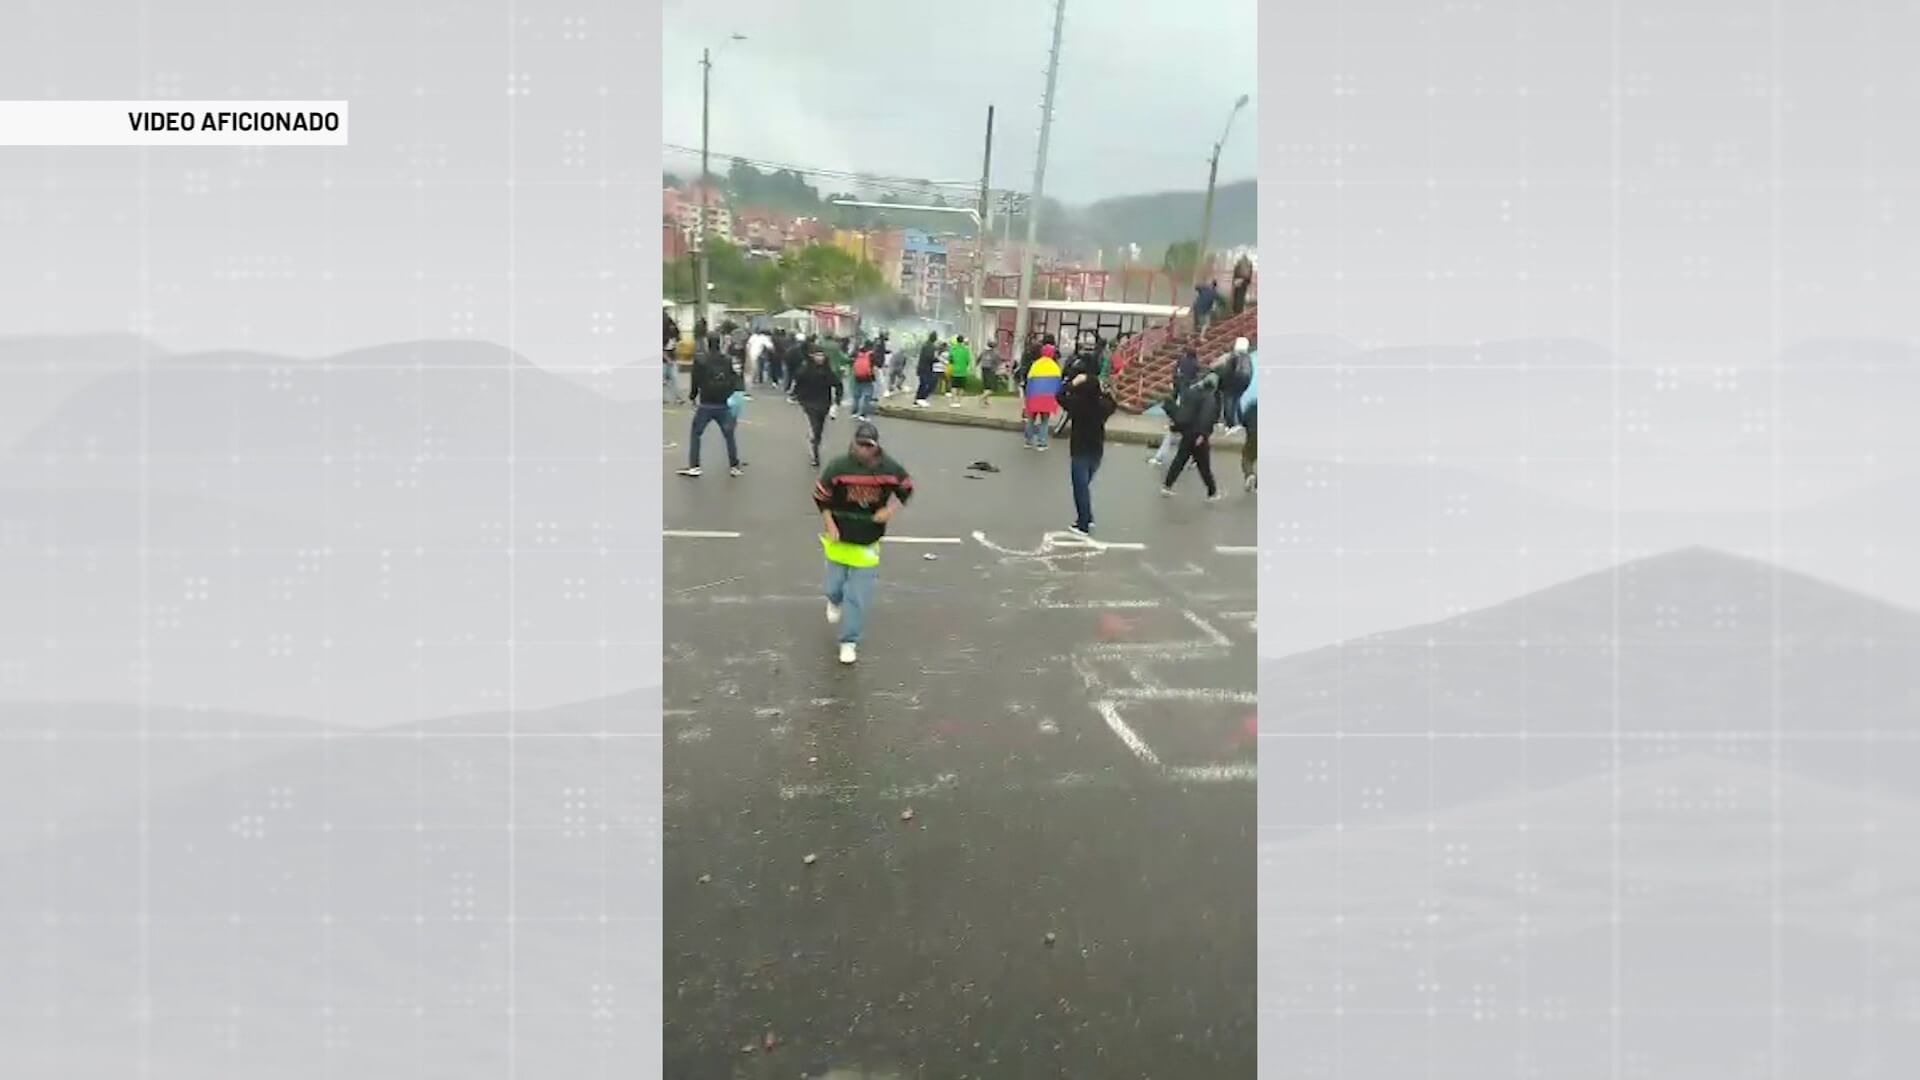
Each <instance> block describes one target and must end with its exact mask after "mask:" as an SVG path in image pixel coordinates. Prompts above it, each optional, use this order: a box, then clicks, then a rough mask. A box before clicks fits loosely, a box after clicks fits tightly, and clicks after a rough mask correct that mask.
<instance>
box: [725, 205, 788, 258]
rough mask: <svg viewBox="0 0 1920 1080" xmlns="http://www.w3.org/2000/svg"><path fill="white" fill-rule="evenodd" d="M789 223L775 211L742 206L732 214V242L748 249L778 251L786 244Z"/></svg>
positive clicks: (782, 215) (784, 216) (783, 215)
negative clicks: (737, 211)
mask: <svg viewBox="0 0 1920 1080" xmlns="http://www.w3.org/2000/svg"><path fill="white" fill-rule="evenodd" d="M790 224H791V222H790V220H789V219H788V218H787V216H786V215H785V214H781V213H779V212H777V211H773V210H762V209H757V208H743V209H741V210H740V212H739V213H737V214H734V215H733V222H732V225H733V231H732V235H733V242H734V243H736V244H739V245H740V246H741V247H744V248H747V249H748V250H750V251H779V250H780V249H781V248H783V247H785V246H786V243H787V228H788V226H789V225H790Z"/></svg>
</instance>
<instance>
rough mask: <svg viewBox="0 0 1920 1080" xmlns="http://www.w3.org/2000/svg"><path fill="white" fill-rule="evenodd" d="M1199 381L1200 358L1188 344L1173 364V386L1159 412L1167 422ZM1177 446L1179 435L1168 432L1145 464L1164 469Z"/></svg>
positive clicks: (1191, 345)
mask: <svg viewBox="0 0 1920 1080" xmlns="http://www.w3.org/2000/svg"><path fill="white" fill-rule="evenodd" d="M1199 380H1200V357H1199V355H1198V354H1196V353H1195V352H1194V351H1193V344H1192V343H1191V342H1189V343H1188V344H1187V347H1186V348H1184V349H1182V350H1181V351H1180V359H1179V360H1177V361H1175V362H1174V365H1173V385H1172V387H1171V388H1169V390H1168V392H1167V399H1166V401H1164V402H1162V403H1161V411H1162V412H1164V413H1165V414H1166V417H1167V419H1168V420H1169V421H1171V420H1172V419H1173V412H1174V410H1175V409H1177V408H1179V407H1180V398H1181V397H1182V396H1183V395H1185V394H1186V392H1187V389H1188V388H1189V387H1191V386H1192V385H1193V384H1194V383H1196V382H1198V381H1199ZM1179 445H1180V436H1179V434H1178V433H1177V432H1175V431H1172V430H1168V432H1167V434H1166V436H1165V437H1164V438H1162V439H1161V440H1160V448H1159V449H1158V450H1155V451H1154V452H1153V455H1152V456H1151V457H1149V458H1147V464H1149V465H1151V466H1153V467H1154V468H1156V469H1161V468H1165V467H1166V464H1167V462H1168V461H1170V460H1171V459H1172V457H1173V451H1174V448H1175V447H1177V446H1179Z"/></svg>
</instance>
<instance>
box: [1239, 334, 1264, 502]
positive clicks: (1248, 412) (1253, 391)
mask: <svg viewBox="0 0 1920 1080" xmlns="http://www.w3.org/2000/svg"><path fill="white" fill-rule="evenodd" d="M1259 391H1260V365H1259V364H1255V365H1254V366H1253V379H1252V380H1251V381H1249V382H1248V383H1247V390H1246V392H1245V393H1243V394H1241V395H1240V422H1241V423H1243V424H1245V425H1246V428H1247V439H1246V441H1245V442H1243V443H1241V444H1240V483H1241V486H1243V487H1245V488H1246V489H1247V490H1248V491H1253V490H1254V489H1255V488H1256V487H1257V486H1259V485H1258V478H1257V477H1256V475H1255V473H1254V468H1255V466H1256V465H1257V464H1258V462H1259V457H1260V443H1259V439H1260V412H1259V407H1260V397H1259Z"/></svg>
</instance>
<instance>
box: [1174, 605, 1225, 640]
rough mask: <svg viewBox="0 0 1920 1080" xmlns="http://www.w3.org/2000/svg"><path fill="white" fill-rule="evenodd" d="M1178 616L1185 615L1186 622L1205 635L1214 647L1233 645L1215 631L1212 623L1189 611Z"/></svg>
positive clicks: (1223, 635)
mask: <svg viewBox="0 0 1920 1080" xmlns="http://www.w3.org/2000/svg"><path fill="white" fill-rule="evenodd" d="M1180 614H1182V615H1185V616H1186V617H1187V621H1188V622H1190V623H1192V624H1193V625H1194V626H1196V627H1198V628H1199V629H1200V632H1201V633H1203V634H1205V635H1207V638H1208V639H1209V640H1210V641H1212V642H1213V643H1214V644H1215V645H1221V646H1231V645H1232V644H1233V639H1232V638H1230V637H1228V636H1227V635H1225V634H1223V633H1221V632H1220V631H1218V630H1215V629H1214V628H1213V624H1212V623H1210V622H1208V621H1207V620H1205V619H1203V618H1201V617H1200V616H1199V615H1196V614H1194V613H1193V612H1191V611H1183V612H1181V613H1180Z"/></svg>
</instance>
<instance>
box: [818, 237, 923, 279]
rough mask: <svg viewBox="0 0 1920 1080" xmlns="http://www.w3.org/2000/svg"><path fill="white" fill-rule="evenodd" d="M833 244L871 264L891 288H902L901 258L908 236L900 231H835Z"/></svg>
mask: <svg viewBox="0 0 1920 1080" xmlns="http://www.w3.org/2000/svg"><path fill="white" fill-rule="evenodd" d="M832 243H833V246H834V247H837V248H839V249H840V250H841V251H844V252H846V253H847V254H849V255H851V256H853V257H854V258H856V259H860V260H862V261H865V262H869V263H872V264H873V266H874V267H875V268H876V269H878V270H879V271H880V279H881V280H882V281H884V282H885V283H886V285H887V288H889V289H900V288H902V285H901V281H902V277H901V274H902V261H901V256H902V253H903V252H904V251H905V248H906V237H905V234H904V233H903V232H902V230H899V229H835V230H833V237H832Z"/></svg>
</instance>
